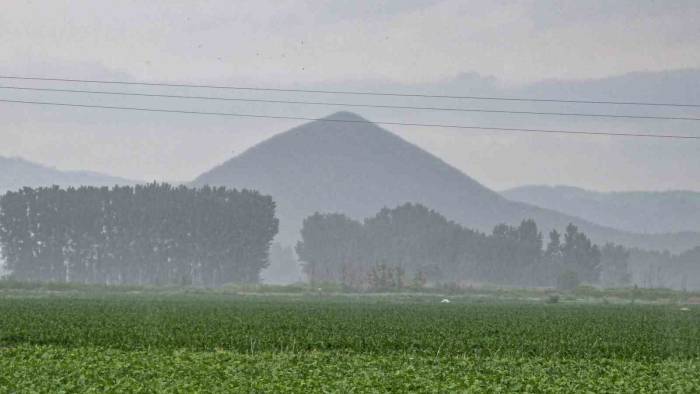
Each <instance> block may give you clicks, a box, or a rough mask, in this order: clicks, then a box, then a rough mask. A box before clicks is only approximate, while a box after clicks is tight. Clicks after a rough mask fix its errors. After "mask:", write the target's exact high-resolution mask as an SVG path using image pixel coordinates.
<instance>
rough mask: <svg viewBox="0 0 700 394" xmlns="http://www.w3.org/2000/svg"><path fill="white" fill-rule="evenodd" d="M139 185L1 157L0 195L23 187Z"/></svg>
mask: <svg viewBox="0 0 700 394" xmlns="http://www.w3.org/2000/svg"><path fill="white" fill-rule="evenodd" d="M135 183H138V182H136V181H132V180H129V179H124V178H119V177H114V176H110V175H105V174H100V173H96V172H90V171H61V170H57V169H55V168H51V167H47V166H44V165H41V164H36V163H33V162H30V161H28V160H24V159H21V158H16V157H12V158H8V157H2V156H0V194H4V193H5V192H7V191H10V190H18V189H21V188H22V187H25V186H29V187H38V186H51V185H58V186H62V187H69V186H74V187H75V186H113V185H116V184H120V185H129V184H135Z"/></svg>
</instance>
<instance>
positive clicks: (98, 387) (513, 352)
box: [0, 291, 700, 393]
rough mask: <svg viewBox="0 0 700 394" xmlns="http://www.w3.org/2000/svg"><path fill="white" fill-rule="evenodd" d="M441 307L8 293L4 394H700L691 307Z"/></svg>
mask: <svg viewBox="0 0 700 394" xmlns="http://www.w3.org/2000/svg"><path fill="white" fill-rule="evenodd" d="M0 294H1V293H0ZM439 301H440V297H438V296H425V295H424V296H403V297H402V296H384V297H372V296H362V297H360V296H320V295H315V296H314V295H296V296H280V295H264V296H263V295H249V296H241V295H234V294H213V293H212V294H207V293H204V294H149V293H143V294H130V293H127V292H124V293H122V294H116V293H100V292H87V293H85V292H82V293H81V292H51V293H49V292H31V291H27V292H15V293H12V292H9V293H5V294H1V295H0V317H1V318H0V390H1V391H2V392H343V393H345V392H387V391H392V392H481V391H484V392H567V393H571V392H700V309H698V308H697V307H693V306H691V307H689V308H683V309H682V308H681V307H680V306H678V305H631V304H626V305H604V304H598V305H590V304H574V303H557V304H546V303H542V302H529V303H528V302H484V301H480V302H477V301H476V300H474V299H469V298H457V299H454V300H453V302H451V303H449V304H441V303H440V302H439ZM684 309H688V310H684Z"/></svg>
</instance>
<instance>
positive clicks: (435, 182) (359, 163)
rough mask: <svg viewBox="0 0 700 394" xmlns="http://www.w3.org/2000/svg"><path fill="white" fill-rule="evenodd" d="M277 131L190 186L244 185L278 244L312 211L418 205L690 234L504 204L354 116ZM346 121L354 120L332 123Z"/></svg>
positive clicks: (590, 228) (681, 240) (488, 217)
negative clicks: (267, 203) (257, 194)
mask: <svg viewBox="0 0 700 394" xmlns="http://www.w3.org/2000/svg"><path fill="white" fill-rule="evenodd" d="M326 119H327V120H330V121H315V122H310V123H307V124H304V125H301V126H299V127H296V128H293V129H291V130H289V131H287V132H285V133H282V134H278V135H276V136H274V137H272V138H270V139H268V140H266V141H264V142H262V143H260V144H258V145H256V146H254V147H252V148H250V149H249V150H247V151H245V152H244V153H242V154H240V155H238V156H236V157H234V158H233V159H231V160H229V161H227V162H225V163H223V164H222V165H220V166H218V167H215V168H214V169H212V170H210V171H208V172H206V173H204V174H202V175H201V176H199V177H198V178H197V179H195V180H194V181H193V184H194V185H195V186H202V185H206V184H209V185H220V186H228V187H236V188H252V189H257V190H260V191H261V192H262V193H265V194H270V195H272V197H273V198H274V199H275V201H276V202H277V204H278V210H277V212H278V217H279V219H280V238H279V239H280V241H282V242H284V243H291V242H295V241H296V240H297V238H298V236H299V229H300V228H301V224H302V220H303V219H304V218H305V217H307V216H309V215H311V214H313V213H314V212H317V211H319V212H342V213H345V214H347V215H349V216H351V217H353V218H356V219H363V218H365V217H369V216H371V215H372V214H374V213H375V212H377V211H378V210H379V209H381V208H382V207H385V206H386V207H395V206H397V205H400V204H402V203H405V202H414V203H421V204H424V205H426V206H428V207H430V208H433V209H435V210H437V211H438V212H440V213H442V214H443V215H445V216H446V217H448V218H449V219H452V220H455V221H457V222H459V223H461V224H463V225H465V226H467V227H471V228H476V229H480V230H483V231H490V230H491V229H492V227H493V226H494V225H496V224H498V223H501V222H504V223H509V224H519V223H520V221H521V220H522V219H524V218H532V219H535V220H536V222H537V223H538V224H539V225H540V227H541V228H543V229H544V230H545V231H548V229H550V228H559V229H563V228H564V227H565V226H566V225H567V224H568V223H569V222H574V223H575V224H577V225H578V226H579V227H580V228H581V229H582V230H583V231H585V232H586V233H588V234H589V235H590V236H591V238H592V239H593V240H595V241H597V242H601V241H605V240H610V241H614V242H618V243H622V244H625V245H629V246H638V247H644V248H649V249H662V248H668V249H670V250H685V249H689V248H691V247H693V246H695V245H698V244H700V235H699V234H695V233H686V234H673V235H662V236H651V235H649V236H646V235H636V234H629V233H624V232H621V231H617V230H614V229H611V228H607V227H603V226H599V225H596V224H593V223H590V222H587V221H585V220H582V219H579V218H576V217H573V216H568V215H565V214H561V213H558V212H555V211H552V210H547V209H542V208H538V207H535V206H531V205H528V204H525V203H520V202H512V201H509V200H507V199H506V198H504V197H503V196H501V195H500V194H498V193H496V192H494V191H492V190H490V189H488V188H486V187H484V186H483V185H481V184H480V183H479V182H477V181H476V180H474V179H472V178H470V177H469V176H467V175H465V174H464V173H462V172H461V171H459V170H457V169H456V168H454V167H452V166H450V165H448V164H447V163H445V162H443V161H442V160H440V159H439V158H437V157H435V156H433V155H431V154H429V153H428V152H426V151H424V150H422V149H420V148H419V147H417V146H415V145H413V144H410V143H408V142H406V141H405V140H403V139H401V138H400V137H398V136H397V135H395V134H393V133H390V132H389V131H387V130H384V129H382V128H380V127H378V126H377V125H374V124H372V123H369V122H367V123H364V122H366V120H365V119H363V118H361V117H359V116H358V115H355V114H352V113H348V112H339V113H336V114H333V115H331V116H329V117H328V118H326ZM333 120H354V121H360V122H362V123H344V122H333Z"/></svg>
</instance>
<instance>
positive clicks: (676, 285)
mask: <svg viewBox="0 0 700 394" xmlns="http://www.w3.org/2000/svg"><path fill="white" fill-rule="evenodd" d="M630 266H631V271H632V272H633V273H634V275H633V278H632V280H633V282H634V283H637V284H639V286H641V287H654V288H661V287H666V288H673V289H679V290H692V289H700V246H697V247H695V248H693V249H690V250H687V251H685V252H683V253H679V254H672V253H669V252H668V251H664V252H659V251H648V250H641V249H632V251H631V256H630Z"/></svg>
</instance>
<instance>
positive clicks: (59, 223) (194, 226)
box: [0, 183, 278, 286]
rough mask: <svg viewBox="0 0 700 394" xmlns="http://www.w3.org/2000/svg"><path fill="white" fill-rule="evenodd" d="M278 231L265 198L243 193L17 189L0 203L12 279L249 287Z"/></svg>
mask: <svg viewBox="0 0 700 394" xmlns="http://www.w3.org/2000/svg"><path fill="white" fill-rule="evenodd" d="M277 226H278V221H277V219H276V218H275V203H274V202H273V201H272V198H271V197H269V196H262V195H260V194H259V193H257V192H254V191H249V190H241V191H238V190H227V189H224V188H211V187H204V188H201V189H190V188H186V187H184V186H180V187H176V188H175V187H172V186H170V185H168V184H157V183H152V184H148V185H138V186H133V187H132V186H115V187H113V188H112V189H109V188H107V187H101V188H97V187H80V188H77V189H75V188H68V189H60V188H58V187H51V188H37V189H32V188H24V189H22V190H20V191H17V192H8V193H7V194H5V195H4V196H3V197H2V198H1V199H0V249H1V250H2V256H3V258H4V259H5V261H6V265H7V268H8V269H9V271H10V272H11V277H12V278H15V279H19V280H33V281H46V282H57V283H60V282H79V283H103V284H114V283H120V284H124V283H136V284H180V285H190V284H198V285H205V286H216V285H221V284H223V283H227V282H256V281H258V279H259V273H260V271H261V270H262V269H263V268H265V266H266V265H267V257H268V249H269V246H270V242H271V240H272V238H273V237H274V236H275V234H276V233H277Z"/></svg>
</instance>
